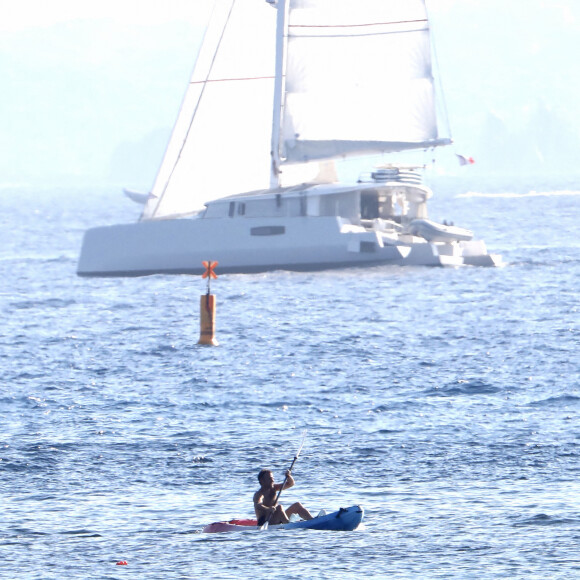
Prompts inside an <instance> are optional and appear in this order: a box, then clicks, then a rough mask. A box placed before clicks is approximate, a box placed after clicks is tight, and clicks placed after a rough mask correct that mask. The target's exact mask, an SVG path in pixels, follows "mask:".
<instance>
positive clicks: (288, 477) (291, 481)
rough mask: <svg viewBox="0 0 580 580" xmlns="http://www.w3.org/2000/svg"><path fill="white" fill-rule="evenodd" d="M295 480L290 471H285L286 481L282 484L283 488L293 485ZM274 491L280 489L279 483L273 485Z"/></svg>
mask: <svg viewBox="0 0 580 580" xmlns="http://www.w3.org/2000/svg"><path fill="white" fill-rule="evenodd" d="M294 483H295V481H294V478H293V477H292V473H290V472H289V471H287V472H286V483H285V484H284V489H288V488H289V487H292V486H293V485H294ZM274 487H275V488H276V491H280V490H281V489H282V484H281V483H277V484H276V485H275V486H274Z"/></svg>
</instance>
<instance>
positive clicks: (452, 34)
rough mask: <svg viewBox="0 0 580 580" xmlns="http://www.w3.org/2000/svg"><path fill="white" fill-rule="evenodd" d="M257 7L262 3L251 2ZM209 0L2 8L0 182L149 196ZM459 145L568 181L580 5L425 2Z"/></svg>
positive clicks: (479, 162) (27, 3)
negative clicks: (116, 188)
mask: <svg viewBox="0 0 580 580" xmlns="http://www.w3.org/2000/svg"><path fill="white" fill-rule="evenodd" d="M257 1H263V0H257ZM209 4H210V3H209V0H198V1H197V2H194V3H192V2H188V1H186V0H170V1H168V2H166V3H164V4H163V6H161V5H158V6H150V5H143V4H140V3H139V2H137V1H136V0H118V1H116V2H109V1H107V2H99V3H93V2H90V3H88V5H87V4H86V3H78V2H73V1H72V0H54V1H53V2H51V3H50V4H43V3H42V2H41V0H23V1H21V2H20V3H19V4H17V5H16V4H14V3H12V2H8V1H7V0H0V8H1V9H2V13H3V21H2V23H1V24H0V73H1V74H2V78H3V79H4V86H3V89H4V90H3V91H2V97H1V98H0V102H1V104H2V106H1V107H0V127H1V128H2V130H1V131H0V139H1V142H2V150H3V155H2V157H1V160H0V184H10V183H12V184H32V185H34V184H42V185H50V184H53V185H66V184H87V185H89V184H94V185H102V184H108V183H111V184H123V185H125V186H126V187H135V188H143V189H148V188H149V187H150V186H151V183H152V180H153V178H154V176H155V173H156V170H157V168H158V166H159V163H160V162H161V156H162V154H163V151H164V146H165V143H166V141H167V138H168V137H169V133H170V131H171V127H172V125H173V123H174V121H175V118H176V116H177V112H178V109H179V106H180V103H181V99H182V97H183V94H184V91H185V88H186V86H187V82H188V79H189V75H190V72H191V70H192V67H193V64H194V61H195V55H196V53H197V48H198V45H199V42H200V39H201V35H202V34H203V28H204V26H205V21H206V18H207V14H208V7H209ZM428 7H429V9H430V14H431V17H432V21H433V28H434V40H435V46H436V54H437V58H438V62H439V69H440V73H441V81H442V85H443V88H444V96H445V101H446V105H447V113H448V117H449V123H450V126H451V131H452V136H453V139H454V142H455V145H454V146H453V149H452V151H451V153H449V152H446V153H445V154H443V155H442V157H443V160H444V161H443V167H444V169H445V170H446V171H451V172H453V171H455V170H456V169H458V168H457V167H456V166H455V165H454V163H453V153H455V152H457V153H461V154H465V155H469V156H472V157H474V158H475V159H476V164H475V165H474V166H472V167H473V169H472V170H473V171H475V172H478V171H485V172H490V171H508V170H509V169H510V168H512V169H513V170H514V171H532V170H534V171H538V172H540V173H542V172H545V173H556V174H557V173H558V172H572V171H576V150H577V148H578V147H579V146H580V116H579V114H578V112H577V105H576V102H577V97H578V94H579V93H580V86H579V85H580V80H578V78H577V75H576V74H575V72H576V67H577V65H576V61H575V59H576V54H577V53H578V50H577V48H578V44H580V35H579V32H580V30H579V28H580V5H579V4H577V3H575V2H573V1H572V0H560V1H552V2H549V1H547V0H511V1H510V2H505V1H504V2H500V1H499V0H430V1H428Z"/></svg>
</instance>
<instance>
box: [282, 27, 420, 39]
mask: <svg viewBox="0 0 580 580" xmlns="http://www.w3.org/2000/svg"><path fill="white" fill-rule="evenodd" d="M413 32H429V27H428V26H427V27H426V28H415V29H413V30H391V31H390V32H368V33H366V34H289V35H288V37H289V38H362V37H363V36H387V35H389V34H411V33H413Z"/></svg>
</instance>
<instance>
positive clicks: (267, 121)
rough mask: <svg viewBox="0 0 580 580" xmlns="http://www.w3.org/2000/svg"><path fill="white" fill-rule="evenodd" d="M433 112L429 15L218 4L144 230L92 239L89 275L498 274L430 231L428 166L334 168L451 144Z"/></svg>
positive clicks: (335, 4)
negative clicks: (367, 270) (348, 173)
mask: <svg viewBox="0 0 580 580" xmlns="http://www.w3.org/2000/svg"><path fill="white" fill-rule="evenodd" d="M435 97H436V90H435V80H434V76H433V72H432V62H431V38H430V27H429V20H428V17H427V10H426V6H425V2H424V0H357V1H356V2H353V1H352V0H215V2H214V3H213V11H212V15H211V18H210V21H209V24H208V26H207V29H206V31H205V34H204V39H203V43H202V46H201V49H200V52H199V54H198V57H197V60H196V64H195V67H194V70H193V73H192V76H191V79H190V82H189V86H188V89H187V92H186V94H185V97H184V100H183V103H182V106H181V109H180V112H179V116H178V118H177V121H176V124H175V126H174V129H173V133H172V136H171V138H170V141H169V144H168V146H167V150H166V152H165V156H164V159H163V161H162V164H161V166H160V169H159V172H158V174H157V177H156V179H155V182H154V185H153V188H152V190H151V192H150V193H149V195H148V196H147V200H146V202H145V204H144V207H143V212H142V215H141V217H140V219H139V221H138V222H136V223H131V224H121V225H112V226H105V227H96V228H92V229H89V230H88V231H87V232H85V236H84V239H83V245H82V249H81V254H80V259H79V263H78V274H79V275H81V276H140V275H148V274H199V273H202V272H203V269H204V268H203V266H202V261H204V260H206V261H207V260H214V261H218V262H219V268H220V271H221V272H222V273H227V272H241V273H251V272H261V271H267V270H274V269H289V270H317V269H324V268H339V267H346V266H371V265H377V264H396V265H409V264H411V265H431V266H446V265H450V266H460V265H465V264H467V265H483V266H494V265H498V263H499V262H500V261H501V259H500V258H499V256H495V255H493V254H488V252H487V249H486V247H485V244H484V243H483V242H482V241H477V240H473V233H472V232H471V231H470V230H467V229H464V228H459V227H456V226H447V225H445V224H437V223H435V222H433V221H431V220H429V219H428V215H427V200H428V199H429V198H430V197H431V196H432V191H431V190H430V189H429V188H428V187H426V186H425V185H424V184H423V183H422V181H421V167H418V166H412V165H407V166H405V165H397V164H383V165H382V166H379V167H375V168H373V170H372V171H370V172H369V173H368V174H365V175H362V176H361V177H360V178H359V179H357V180H356V181H353V182H352V183H343V182H339V181H338V179H337V172H336V161H337V160H341V159H346V158H350V157H354V156H369V155H376V154H387V153H393V152H399V151H405V150H428V149H431V148H434V147H438V146H441V145H447V144H450V143H451V139H450V137H447V136H445V137H442V136H440V135H439V130H438V119H437V117H438V115H437V102H436V98H435Z"/></svg>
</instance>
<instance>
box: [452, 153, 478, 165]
mask: <svg viewBox="0 0 580 580" xmlns="http://www.w3.org/2000/svg"><path fill="white" fill-rule="evenodd" d="M455 155H457V159H458V160H459V165H473V164H474V163H475V159H474V158H473V157H465V156H463V155H459V153H456V154H455Z"/></svg>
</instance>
